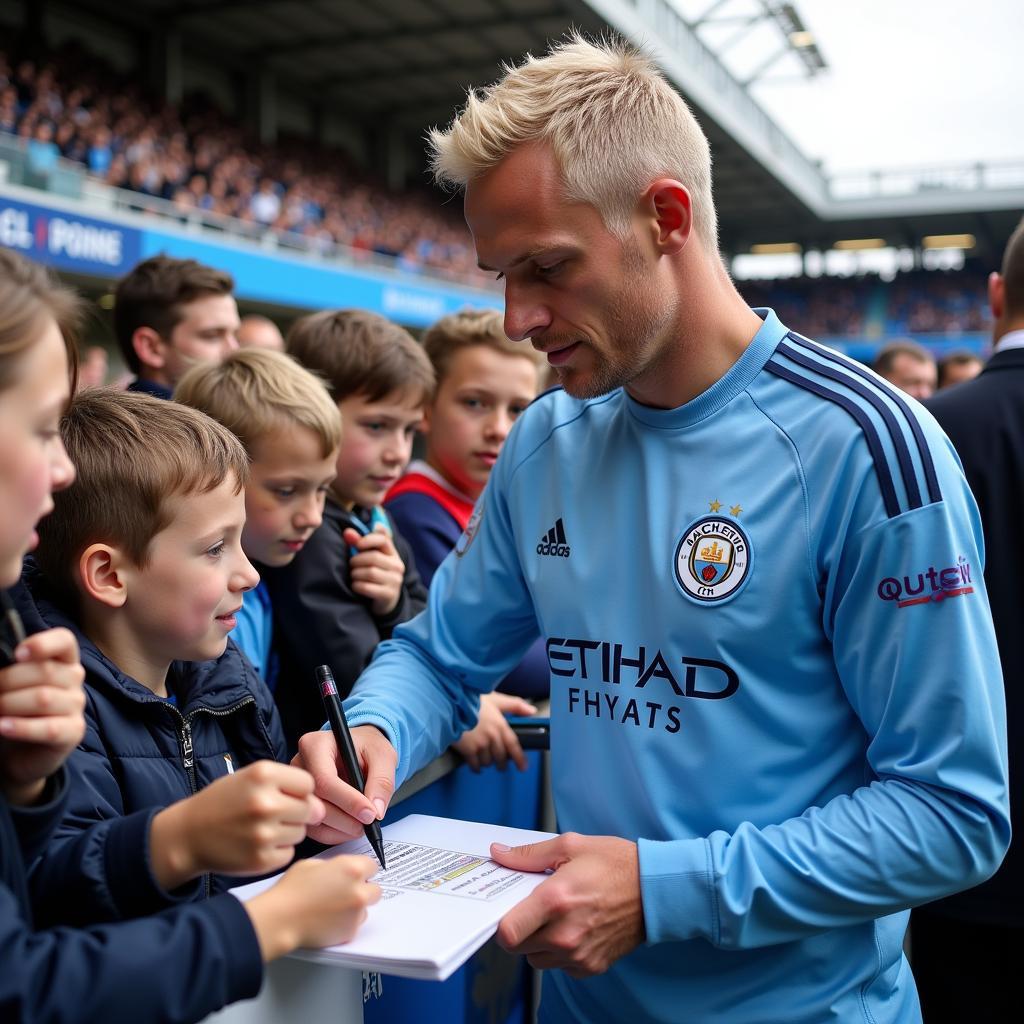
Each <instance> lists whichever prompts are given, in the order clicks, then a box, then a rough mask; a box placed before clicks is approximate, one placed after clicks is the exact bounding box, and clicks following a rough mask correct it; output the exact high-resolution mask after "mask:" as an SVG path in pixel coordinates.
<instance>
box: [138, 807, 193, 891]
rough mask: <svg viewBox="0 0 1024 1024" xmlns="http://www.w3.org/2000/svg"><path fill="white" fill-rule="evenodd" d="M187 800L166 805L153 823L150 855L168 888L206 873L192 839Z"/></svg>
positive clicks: (158, 874) (155, 876)
mask: <svg viewBox="0 0 1024 1024" xmlns="http://www.w3.org/2000/svg"><path fill="white" fill-rule="evenodd" d="M184 803H185V801H183V800H179V801H178V803H175V804H171V806H170V807H166V808H164V810H162V811H160V812H159V813H158V814H156V815H155V816H154V818H153V823H152V824H151V825H150V835H149V855H150V861H151V863H152V865H153V876H154V878H156V881H157V882H158V883H159V885H160V886H161V887H162V888H164V889H166V890H168V891H169V890H171V889H177V888H178V886H180V885H184V884H185V883H186V882H189V881H191V880H192V879H193V878H195V877H196V876H197V875H200V874H202V871H201V869H200V868H199V865H198V864H197V863H196V858H195V853H194V851H193V850H192V844H191V842H190V841H189V830H188V827H187V825H186V821H185V818H186V814H185V808H184V807H183V806H182V805H183V804H184Z"/></svg>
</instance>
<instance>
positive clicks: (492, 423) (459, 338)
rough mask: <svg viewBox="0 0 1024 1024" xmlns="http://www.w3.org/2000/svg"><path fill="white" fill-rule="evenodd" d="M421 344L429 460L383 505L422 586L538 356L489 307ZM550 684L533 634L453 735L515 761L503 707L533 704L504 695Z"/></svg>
mask: <svg viewBox="0 0 1024 1024" xmlns="http://www.w3.org/2000/svg"><path fill="white" fill-rule="evenodd" d="M423 349H424V351H425V352H426V354H427V356H428V357H429V358H430V362H431V364H432V365H433V367H434V373H435V375H436V378H437V387H436V390H435V392H434V397H433V399H432V401H431V402H430V404H429V405H428V406H427V409H426V413H425V415H424V418H423V425H422V427H421V429H422V431H423V433H424V434H425V435H426V442H427V447H426V460H425V461H423V462H414V463H412V464H411V465H410V466H409V471H408V472H407V473H406V474H405V476H403V477H402V479H401V480H399V481H398V483H397V484H395V486H394V487H392V488H391V490H390V491H389V492H388V495H387V498H386V500H385V507H386V508H387V510H388V512H389V513H390V514H391V517H392V518H393V519H394V521H395V524H396V526H397V527H398V529H399V531H400V532H401V533H402V535H403V536H404V537H405V538H406V539H407V540H408V542H409V545H410V546H411V548H412V550H413V553H414V555H415V558H416V568H417V570H418V571H419V574H420V576H421V577H422V579H423V581H424V582H425V583H426V584H427V585H428V586H429V585H430V581H431V579H433V576H434V572H435V570H436V569H437V567H438V566H439V565H440V564H441V562H442V561H444V559H445V557H446V556H447V555H448V552H449V551H451V550H452V548H453V547H455V544H456V542H457V541H458V539H459V536H460V535H461V534H462V532H463V531H464V530H465V529H466V526H467V524H468V523H469V519H470V516H471V515H472V512H473V505H474V503H475V502H476V500H477V498H479V496H480V494H481V492H482V491H483V489H484V485H485V484H486V483H487V480H488V477H489V476H490V473H491V467H492V466H493V465H494V463H495V461H496V460H497V457H498V453H499V452H500V451H501V447H502V445H503V444H504V442H505V438H506V437H507V436H508V432H509V430H510V429H511V427H512V424H513V423H514V422H515V420H516V418H517V417H518V416H519V414H520V413H521V412H522V411H523V410H524V409H525V408H526V407H527V406H528V405H529V404H530V402H532V401H533V399H534V398H536V397H537V391H538V388H539V377H540V374H541V372H542V369H543V366H544V357H543V356H542V355H541V354H540V353H539V352H537V351H536V350H535V349H534V348H532V347H531V346H529V345H517V344H515V343H514V342H512V341H510V340H509V339H508V338H507V337H506V335H505V331H504V328H503V326H502V315H501V313H499V312H498V311H496V310H464V311H463V312H460V313H456V314H454V315H452V316H446V317H444V318H443V319H441V320H439V321H438V322H437V323H436V324H434V326H433V327H431V328H430V329H429V330H428V331H427V333H426V334H425V335H424V336H423ZM549 685H550V683H549V674H548V662H547V656H546V654H545V651H544V644H543V642H542V641H540V640H538V641H537V642H536V643H534V644H533V646H532V647H531V648H530V649H529V651H528V652H527V653H526V655H525V656H524V658H523V660H522V662H520V664H519V665H518V666H516V668H515V669H513V670H512V672H510V673H509V675H508V676H507V677H506V678H505V680H504V682H503V683H502V684H501V689H502V690H503V691H505V692H504V693H495V694H485V695H484V696H483V697H482V698H481V703H480V723H481V725H480V726H478V727H477V728H476V729H474V730H472V732H470V733H466V734H464V735H463V737H462V738H461V739H460V740H459V742H458V743H457V744H456V749H458V750H459V752H460V753H461V754H462V755H463V757H464V758H465V759H466V760H467V761H468V762H469V764H470V766H471V767H473V768H477V767H479V766H480V765H481V764H489V763H490V761H491V760H492V759H493V760H495V761H496V762H497V763H498V764H499V765H500V764H504V762H505V758H506V752H507V753H508V754H511V755H512V756H513V757H514V759H515V760H516V761H517V763H519V762H520V758H521V757H522V754H521V752H519V753H518V755H517V752H518V744H517V743H516V744H515V745H511V744H509V743H508V742H507V740H508V737H509V736H510V735H511V734H510V732H509V731H508V730H507V727H505V725H504V721H503V719H502V717H501V715H502V713H505V714H519V715H522V714H532V713H533V711H534V709H533V707H532V706H531V705H529V704H526V703H525V702H524V701H521V700H518V699H517V698H516V697H511V696H508V695H510V694H517V695H518V696H519V697H530V698H546V697H547V695H548V690H549ZM520 767H523V764H522V763H520Z"/></svg>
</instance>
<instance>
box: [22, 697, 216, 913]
mask: <svg viewBox="0 0 1024 1024" xmlns="http://www.w3.org/2000/svg"><path fill="white" fill-rule="evenodd" d="M85 717H86V733H85V737H84V738H83V740H82V743H81V744H80V745H79V747H78V749H77V750H75V751H74V752H73V753H72V754H71V757H70V758H69V759H68V773H69V778H70V784H69V794H68V803H67V809H66V811H65V814H64V818H63V821H62V822H61V824H60V826H59V828H58V829H57V830H56V832H55V833H54V835H53V837H52V838H51V840H50V842H49V844H48V846H47V848H46V850H45V851H44V853H43V855H42V856H41V857H40V858H39V859H38V861H36V863H35V864H34V865H33V866H32V870H31V873H30V886H31V891H32V900H33V906H34V909H35V914H36V920H37V921H38V922H39V924H40V925H43V926H48V925H53V924H86V923H90V922H97V921H116V920H120V919H122V918H129V917H139V916H141V915H144V914H149V913H153V912H155V911H157V910H162V909H163V908H165V907H168V906H171V905H173V904H175V903H177V902H179V901H183V900H191V899H195V898H196V896H198V894H199V892H200V889H201V886H202V881H201V880H200V879H196V880H195V881H193V882H191V883H188V884H187V885H184V886H181V887H180V888H179V889H177V890H175V891H174V892H173V893H171V892H167V891H165V890H164V889H163V888H162V887H161V886H160V885H159V884H158V883H157V881H156V879H155V878H154V876H153V873H152V870H151V866H150V856H149V839H150V826H151V823H152V820H153V817H154V815H155V814H156V813H157V811H158V810H159V808H158V807H150V808H146V809H144V810H139V811H135V812H133V813H130V814H126V813H125V806H124V799H123V797H122V793H121V789H120V786H119V784H118V779H117V776H116V774H115V772H114V769H113V766H112V765H111V762H110V760H109V758H108V756H107V753H106V751H105V749H104V746H103V741H102V739H101V738H100V735H99V731H98V728H97V723H96V718H95V715H94V709H93V705H92V702H91V700H90V701H87V704H86V713H85Z"/></svg>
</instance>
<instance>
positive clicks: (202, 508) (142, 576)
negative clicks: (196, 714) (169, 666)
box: [123, 474, 260, 663]
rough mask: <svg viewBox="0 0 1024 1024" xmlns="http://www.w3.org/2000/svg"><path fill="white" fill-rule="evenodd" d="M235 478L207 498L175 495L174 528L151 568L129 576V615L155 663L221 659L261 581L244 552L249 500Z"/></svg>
mask: <svg viewBox="0 0 1024 1024" xmlns="http://www.w3.org/2000/svg"><path fill="white" fill-rule="evenodd" d="M237 486H238V481H237V480H236V479H235V477H234V475H230V474H229V476H228V477H227V478H226V479H225V480H224V481H222V482H221V483H220V484H219V485H218V486H217V487H215V488H214V489H213V490H212V491H208V492H207V493H206V494H188V495H175V496H173V497H171V498H169V499H168V501H169V502H170V508H169V512H170V515H171V521H170V524H169V525H168V526H167V527H166V528H165V529H163V530H161V531H160V532H159V533H158V534H157V535H156V536H155V537H154V538H153V539H152V540H151V541H150V544H149V559H148V561H147V563H146V565H145V566H143V567H141V568H140V567H138V566H128V567H127V568H126V570H125V577H126V582H127V597H126V599H125V602H124V605H123V614H124V616H125V619H126V623H127V626H128V632H129V633H130V635H131V640H132V643H133V644H134V645H137V647H138V649H139V651H140V653H141V654H142V656H143V657H144V658H145V660H148V661H154V660H156V661H161V662H163V661H166V662H168V663H169V662H172V661H176V660H182V661H208V660H210V659H213V658H219V657H220V656H221V655H222V654H223V653H224V649H225V647H226V646H227V638H228V633H230V632H231V630H232V629H234V627H235V618H234V613H235V612H237V611H238V609H239V608H240V607H241V606H242V594H243V593H244V592H245V591H246V590H251V589H252V588H253V587H255V586H256V584H257V583H259V579H260V578H259V574H258V573H257V572H256V570H255V569H254V568H253V567H252V565H251V564H250V563H249V560H248V559H247V558H246V557H245V555H244V554H243V553H242V544H241V540H242V526H243V524H244V523H245V496H244V494H243V493H242V491H241V490H239V491H238V493H237V494H236V493H235V489H236V488H237Z"/></svg>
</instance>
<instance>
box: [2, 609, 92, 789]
mask: <svg viewBox="0 0 1024 1024" xmlns="http://www.w3.org/2000/svg"><path fill="white" fill-rule="evenodd" d="M15 658H16V661H15V663H14V664H13V665H9V666H8V667H7V668H4V669H0V789H2V790H3V792H4V795H5V796H6V797H7V799H8V800H9V801H10V802H11V803H12V804H14V805H16V806H21V807H25V806H28V805H29V804H32V803H35V801H36V800H38V799H39V796H40V794H41V793H42V791H43V787H44V786H45V785H46V780H47V778H49V776H51V775H52V774H53V773H54V772H55V771H56V770H57V769H58V768H59V767H60V766H61V765H62V764H63V763H64V761H65V760H66V759H67V757H68V755H69V754H70V753H71V751H72V750H74V749H75V747H77V746H78V744H79V743H81V741H82V737H83V736H84V735H85V717H84V715H83V711H84V710H85V690H84V689H83V688H82V683H83V681H84V680H85V671H84V669H83V668H82V664H81V662H80V661H79V656H78V641H77V640H75V636H74V634H73V633H72V632H71V631H70V630H67V629H48V630H45V631H44V632H42V633H35V634H33V635H32V636H30V637H29V638H28V639H27V640H25V641H23V642H22V643H21V644H20V645H19V646H18V648H17V650H16V651H15Z"/></svg>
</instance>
